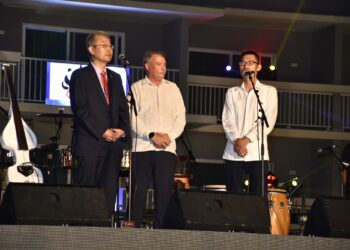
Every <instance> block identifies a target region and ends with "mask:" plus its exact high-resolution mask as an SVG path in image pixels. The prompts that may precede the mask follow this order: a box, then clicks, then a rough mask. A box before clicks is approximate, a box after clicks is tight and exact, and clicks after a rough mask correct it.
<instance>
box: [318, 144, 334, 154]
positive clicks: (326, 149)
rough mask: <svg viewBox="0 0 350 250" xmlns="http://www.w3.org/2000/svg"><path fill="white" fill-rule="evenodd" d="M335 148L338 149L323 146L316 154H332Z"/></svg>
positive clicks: (332, 146)
mask: <svg viewBox="0 0 350 250" xmlns="http://www.w3.org/2000/svg"><path fill="white" fill-rule="evenodd" d="M337 147H338V146H337V145H330V146H325V147H322V148H319V149H317V153H318V154H323V153H325V152H332V151H333V150H334V149H335V148H337Z"/></svg>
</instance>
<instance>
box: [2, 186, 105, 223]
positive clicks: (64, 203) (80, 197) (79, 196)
mask: <svg viewBox="0 0 350 250" xmlns="http://www.w3.org/2000/svg"><path fill="white" fill-rule="evenodd" d="M0 223H1V224H24V225H69V226H106V227H107V226H110V225H111V223H110V220H109V214H108V210H107V202H106V198H105V195H104V192H103V190H102V189H99V188H95V187H81V186H70V185H43V184H27V183H9V185H8V186H7V189H6V191H5V194H4V197H3V201H2V204H1V207H0Z"/></svg>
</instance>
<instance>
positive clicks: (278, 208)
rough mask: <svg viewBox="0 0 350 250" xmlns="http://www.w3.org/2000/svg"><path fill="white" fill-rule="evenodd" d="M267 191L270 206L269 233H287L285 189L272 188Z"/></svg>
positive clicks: (288, 213) (288, 224) (287, 214)
mask: <svg viewBox="0 0 350 250" xmlns="http://www.w3.org/2000/svg"><path fill="white" fill-rule="evenodd" d="M267 191H268V192H267V198H268V201H269V206H270V221H271V234H283V235H288V234H289V229H290V211H289V203H288V199H287V193H286V190H284V189H276V188H273V189H268V190H267Z"/></svg>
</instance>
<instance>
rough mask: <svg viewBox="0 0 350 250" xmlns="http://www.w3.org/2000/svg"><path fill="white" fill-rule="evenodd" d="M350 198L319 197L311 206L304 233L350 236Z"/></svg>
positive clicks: (339, 236)
mask: <svg viewBox="0 0 350 250" xmlns="http://www.w3.org/2000/svg"><path fill="white" fill-rule="evenodd" d="M349 222H350V199H349V198H341V197H319V198H317V199H316V200H315V201H314V203H313V204H312V206H311V209H310V213H309V215H308V217H307V221H306V223H305V229H304V233H303V234H304V235H306V236H307V235H312V236H321V237H334V238H350V223H349Z"/></svg>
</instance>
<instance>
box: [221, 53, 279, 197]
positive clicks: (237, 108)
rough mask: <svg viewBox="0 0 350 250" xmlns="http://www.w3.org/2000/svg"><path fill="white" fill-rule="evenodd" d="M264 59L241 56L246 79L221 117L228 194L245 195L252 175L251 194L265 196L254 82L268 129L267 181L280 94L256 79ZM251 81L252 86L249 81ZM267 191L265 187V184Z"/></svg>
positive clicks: (229, 97) (230, 93)
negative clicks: (246, 178) (245, 180)
mask: <svg viewBox="0 0 350 250" xmlns="http://www.w3.org/2000/svg"><path fill="white" fill-rule="evenodd" d="M261 68H262V65H261V57H260V55H259V53H258V52H256V51H255V50H245V51H243V52H242V53H241V59H240V62H239V69H240V72H241V75H242V77H243V83H242V84H241V85H240V86H235V87H232V88H230V89H229V90H228V91H227V93H226V100H225V104H224V109H223V114H222V124H223V128H224V130H225V134H226V138H227V144H226V147H225V151H224V154H223V159H224V160H225V173H226V188H227V190H228V191H233V192H243V178H244V176H245V175H249V191H250V192H254V193H261V192H262V190H261V189H262V184H261V179H262V178H261V175H262V168H261V148H260V147H261V139H262V138H261V125H260V123H261V119H258V116H261V113H260V111H259V106H258V102H257V98H256V95H255V93H254V90H253V85H252V82H253V83H254V86H255V88H256V89H257V91H258V95H259V97H260V100H261V103H262V107H263V109H264V111H265V115H266V118H267V121H268V123H269V127H268V128H267V127H266V126H265V127H264V135H263V140H264V145H265V149H264V150H265V151H264V152H265V154H264V160H266V161H264V166H265V167H264V173H265V174H264V175H265V178H264V180H265V182H266V180H267V177H266V176H267V165H266V163H267V161H268V160H269V152H268V147H267V146H268V145H267V135H268V134H269V133H270V132H271V131H272V129H273V127H274V126H275V122H276V118H277V109H278V105H277V90H276V88H275V87H273V86H269V85H265V84H262V83H261V82H260V81H259V80H258V79H257V73H258V72H259V71H260V70H261ZM249 76H251V78H252V82H251V80H250V79H249ZM265 187H266V183H265Z"/></svg>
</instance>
